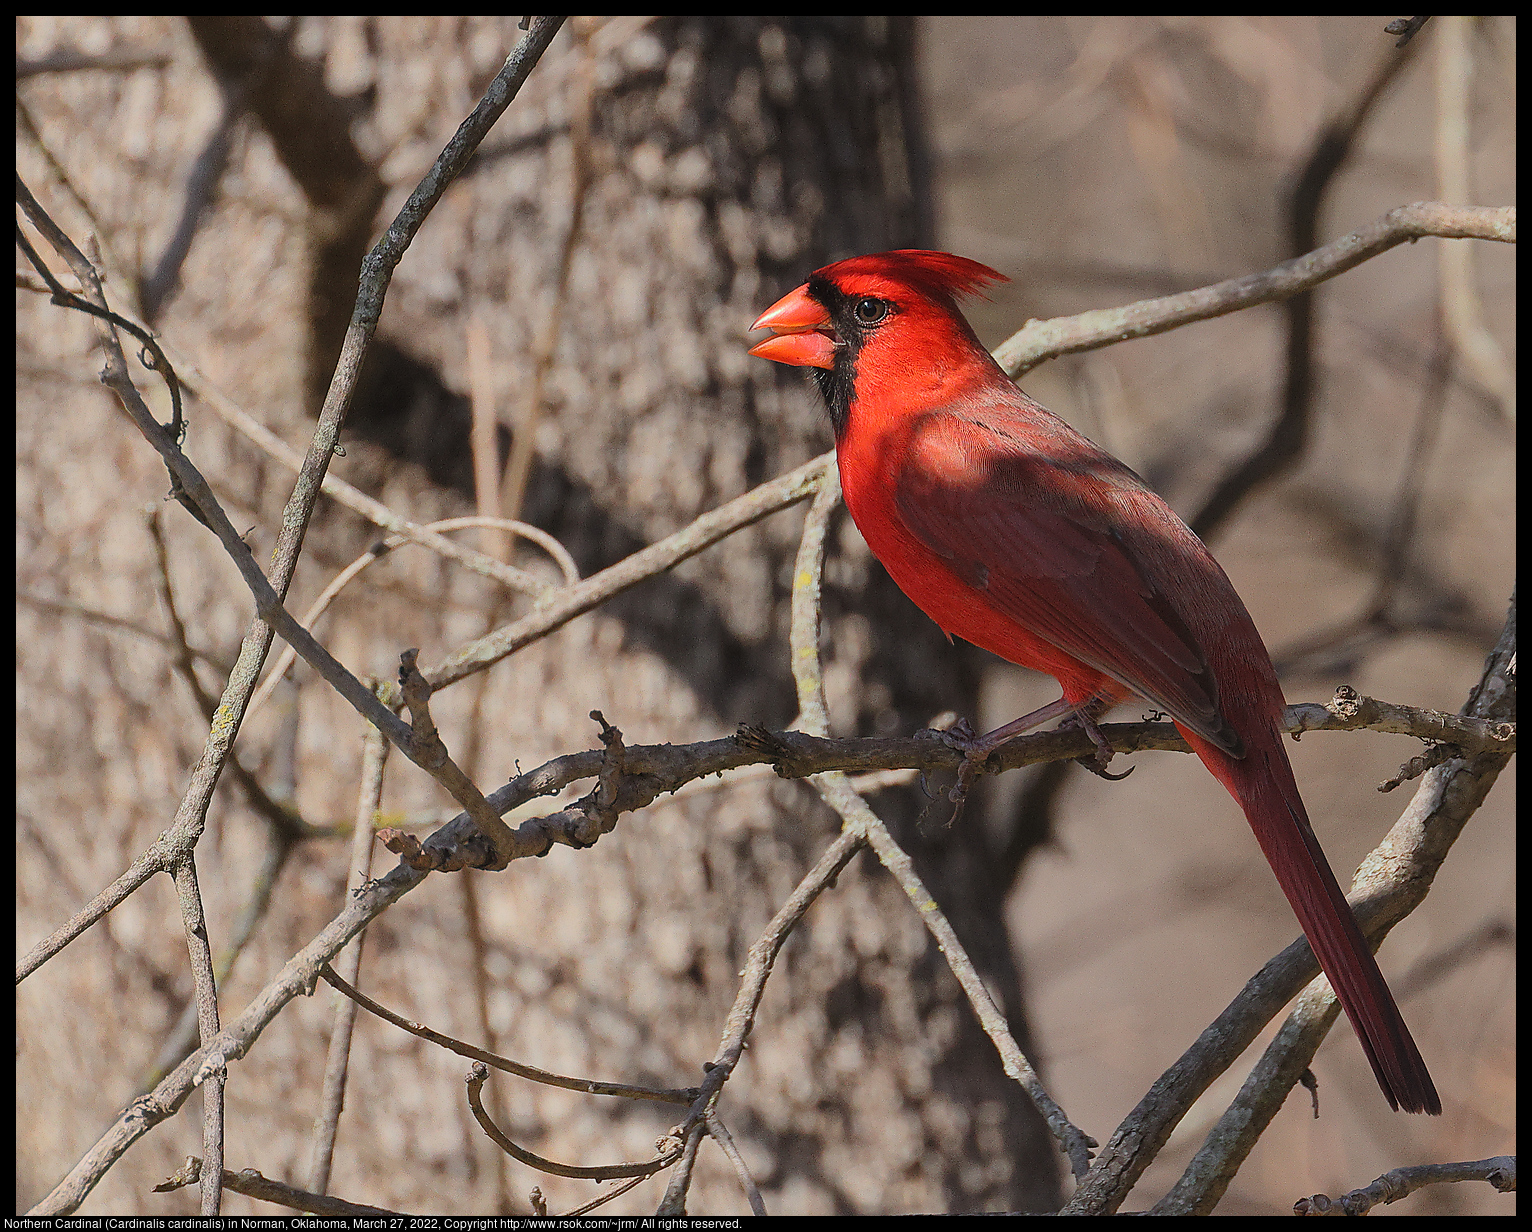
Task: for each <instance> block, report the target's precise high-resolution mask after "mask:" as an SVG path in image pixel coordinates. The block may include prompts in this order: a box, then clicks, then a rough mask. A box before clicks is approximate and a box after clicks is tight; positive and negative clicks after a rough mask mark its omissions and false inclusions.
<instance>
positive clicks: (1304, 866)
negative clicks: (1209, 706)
mask: <svg viewBox="0 0 1532 1232" xmlns="http://www.w3.org/2000/svg"><path fill="white" fill-rule="evenodd" d="M1183 734H1185V735H1186V736H1187V738H1188V739H1189V740H1190V741H1191V743H1192V746H1193V747H1194V748H1195V749H1196V750H1197V753H1198V755H1199V756H1200V757H1201V758H1202V760H1203V762H1204V764H1206V765H1207V768H1208V769H1209V770H1211V771H1212V772H1213V774H1214V776H1215V777H1216V778H1218V780H1219V781H1220V782H1222V783H1223V785H1224V786H1225V787H1227V788H1228V790H1229V793H1230V794H1231V795H1232V796H1233V797H1234V798H1235V800H1236V801H1238V802H1239V805H1240V807H1241V808H1242V809H1244V811H1245V816H1246V818H1248V819H1249V822H1250V828H1251V829H1252V830H1254V831H1255V837H1256V839H1257V841H1259V843H1260V844H1261V850H1262V851H1263V852H1265V854H1266V860H1267V863H1269V864H1270V865H1271V869H1272V872H1274V873H1275V874H1276V875H1277V882H1278V883H1279V884H1280V885H1281V887H1282V892H1283V893H1284V894H1286V895H1287V901H1288V902H1289V903H1291V904H1292V908H1293V913H1294V914H1295V915H1296V916H1297V917H1298V923H1299V924H1301V925H1302V926H1303V934H1304V936H1306V937H1307V938H1308V939H1309V945H1310V946H1312V947H1313V950H1314V956H1315V957H1316V958H1317V959H1318V960H1319V965H1320V967H1321V968H1323V969H1324V973H1325V975H1326V976H1328V977H1329V980H1330V986H1331V987H1332V988H1333V989H1334V990H1335V996H1336V998H1337V999H1338V1000H1339V1001H1340V1003H1341V1008H1342V1009H1344V1010H1345V1011H1346V1017H1348V1018H1349V1019H1351V1025H1352V1027H1353V1028H1354V1029H1355V1031H1356V1034H1357V1038H1358V1039H1359V1040H1361V1042H1362V1051H1363V1052H1365V1053H1366V1054H1367V1060H1368V1061H1369V1062H1371V1064H1372V1072H1373V1073H1374V1074H1375V1075H1376V1076H1377V1079H1378V1085H1379V1086H1380V1087H1382V1088H1383V1094H1384V1095H1385V1096H1386V1097H1387V1099H1388V1102H1389V1104H1390V1105H1391V1106H1392V1107H1394V1108H1403V1109H1404V1110H1405V1111H1406V1112H1427V1113H1430V1114H1431V1115H1433V1116H1435V1115H1438V1114H1440V1112H1441V1110H1442V1101H1441V1098H1440V1097H1439V1096H1438V1095H1437V1093H1436V1087H1435V1085H1434V1084H1433V1083H1432V1082H1431V1075H1430V1074H1429V1073H1428V1072H1427V1070H1426V1063H1425V1061H1423V1060H1422V1059H1421V1056H1420V1050H1419V1049H1418V1048H1416V1047H1415V1041H1414V1040H1413V1039H1412V1038H1410V1030H1409V1028H1408V1027H1406V1026H1405V1025H1404V1018H1403V1016H1402V1015H1401V1014H1400V1013H1399V1007H1398V1006H1397V1005H1395V1004H1394V996H1393V993H1391V992H1390V991H1389V988H1388V985H1387V984H1386V983H1385V982H1384V980H1383V973H1382V972H1381V971H1379V970H1378V963H1377V960H1376V959H1375V958H1374V957H1373V954H1372V949H1371V947H1370V946H1369V945H1368V944H1367V939H1366V938H1365V937H1363V936H1362V930H1361V928H1359V927H1358V926H1357V922H1356V917H1355V916H1354V915H1352V913H1351V907H1350V906H1349V905H1348V904H1347V902H1346V896H1345V895H1344V894H1342V893H1341V888H1340V886H1339V885H1338V884H1337V883H1336V880H1335V874H1334V873H1332V872H1331V871H1330V862H1329V861H1328V860H1326V859H1325V853H1324V852H1323V851H1322V850H1321V849H1320V846H1319V840H1318V839H1317V838H1315V837H1314V830H1313V827H1312V826H1310V825H1309V818H1308V813H1307V811H1306V810H1305V809H1304V807H1303V799H1302V797H1301V796H1299V794H1298V785H1297V783H1296V782H1295V781H1294V779H1293V771H1292V767H1291V766H1290V765H1289V764H1288V761H1287V755H1286V751H1285V750H1284V749H1282V747H1281V745H1280V744H1278V745H1277V746H1276V748H1275V749H1272V748H1270V747H1265V748H1262V747H1256V748H1251V749H1249V750H1248V752H1247V753H1246V756H1245V757H1244V758H1243V759H1240V760H1235V759H1234V758H1231V757H1229V756H1227V755H1226V754H1224V753H1223V752H1221V751H1220V750H1218V749H1216V748H1214V747H1212V746H1211V745H1209V744H1208V743H1207V742H1206V741H1204V740H1201V739H1200V738H1198V737H1197V736H1196V735H1195V734H1193V733H1187V732H1184V731H1183Z"/></svg>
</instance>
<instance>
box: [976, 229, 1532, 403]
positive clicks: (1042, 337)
mask: <svg viewBox="0 0 1532 1232" xmlns="http://www.w3.org/2000/svg"><path fill="white" fill-rule="evenodd" d="M1426 236H1439V237H1441V238H1443V239H1481V240H1498V241H1500V242H1502V243H1508V244H1514V243H1515V242H1516V207H1515V206H1504V207H1493V206H1478V205H1447V204H1444V203H1443V202H1440V201H1417V202H1416V203H1415V204H1413V205H1401V206H1399V207H1398V208H1397V209H1393V210H1390V211H1389V212H1388V213H1387V214H1385V215H1383V217H1382V218H1380V219H1378V220H1377V221H1376V222H1374V223H1369V224H1368V225H1367V226H1365V227H1362V228H1360V229H1359V230H1356V231H1353V232H1352V233H1351V234H1350V235H1347V236H1344V237H1342V238H1341V239H1338V240H1334V241H1333V242H1331V243H1329V244H1326V245H1324V246H1323V247H1322V248H1316V249H1315V250H1314V251H1312V252H1310V253H1307V254H1305V255H1304V256H1301V257H1295V258H1294V259H1293V260H1291V261H1284V262H1282V264H1281V265H1278V266H1275V267H1273V268H1272V269H1269V270H1265V271H1263V272H1262V273H1259V274H1246V275H1244V276H1242V277H1240V278H1230V279H1228V280H1227V281H1224V282H1218V283H1214V284H1213V285H1212V286H1210V287H1201V288H1199V289H1198V290H1195V291H1183V292H1181V293H1180V294H1179V295H1165V296H1161V297H1160V298H1158V299H1146V300H1140V301H1138V302H1137V303H1134V304H1125V305H1123V306H1122V307H1121V308H1097V309H1093V310H1092V311H1090V312H1081V313H1078V314H1076V315H1075V316H1070V317H1053V318H1051V319H1050V320H1047V321H1031V322H1028V323H1027V324H1026V325H1024V326H1023V327H1022V328H1021V329H1020V330H1018V331H1017V332H1016V333H1014V334H1012V335H1011V336H1010V337H1009V338H1007V339H1006V340H1005V341H1004V342H1002V343H1001V344H1000V345H999V346H998V347H996V348H995V350H994V352H993V354H994V356H995V359H996V360H997V361H998V362H999V364H1000V366H1001V367H1002V368H1004V369H1005V371H1006V372H1007V373H1008V374H1009V375H1010V376H1011V377H1013V378H1014V377H1019V376H1021V375H1022V374H1023V373H1026V372H1029V371H1030V370H1031V369H1033V368H1035V367H1037V365H1038V364H1040V363H1042V362H1043V361H1044V360H1045V359H1053V358H1056V357H1057V356H1060V355H1069V354H1073V353H1074V352H1076V351H1091V350H1095V349H1096V348H1097V347H1103V346H1109V345H1110V344H1112V343H1114V342H1124V341H1126V340H1128V339H1129V338H1147V337H1149V336H1150V335H1151V334H1162V333H1164V332H1165V331H1166V330H1169V329H1177V328H1179V327H1180V326H1182V325H1190V324H1191V323H1192V322H1194V321H1206V320H1209V319H1211V318H1213V317H1218V316H1224V315H1226V314H1227V313H1230V312H1238V311H1239V310H1240V309H1242V308H1252V307H1254V306H1255V305H1256V304H1266V303H1270V302H1272V301H1273V300H1279V299H1284V298H1286V297H1287V296H1289V295H1295V294H1297V293H1298V292H1299V291H1304V290H1307V289H1309V288H1310V287H1315V286H1318V285H1319V284H1320V283H1322V282H1325V281H1327V280H1329V279H1331V278H1334V277H1335V276H1336V275H1337V274H1343V273H1345V272H1346V271H1347V270H1349V269H1353V268H1355V267H1356V266H1358V265H1360V264H1361V263H1362V262H1363V261H1367V260H1370V259H1371V258H1373V257H1375V256H1377V255H1378V254H1379V253H1383V252H1387V251H1388V250H1389V249H1390V248H1394V247H1396V246H1398V245H1399V244H1403V243H1406V242H1408V241H1412V240H1418V239H1423V238H1425V237H1426Z"/></svg>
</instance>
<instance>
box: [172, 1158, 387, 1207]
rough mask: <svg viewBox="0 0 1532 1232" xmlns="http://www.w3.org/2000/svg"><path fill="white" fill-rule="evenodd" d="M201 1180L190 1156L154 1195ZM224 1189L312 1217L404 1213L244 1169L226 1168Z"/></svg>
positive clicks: (195, 1161)
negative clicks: (362, 1203)
mask: <svg viewBox="0 0 1532 1232" xmlns="http://www.w3.org/2000/svg"><path fill="white" fill-rule="evenodd" d="M201 1176H202V1161H201V1160H200V1159H198V1158H197V1157H196V1156H195V1155H190V1156H188V1157H187V1159H186V1162H185V1163H184V1164H182V1165H181V1167H180V1169H179V1170H178V1171H177V1172H176V1173H175V1175H174V1176H170V1177H167V1178H166V1179H165V1180H163V1181H161V1182H160V1183H159V1184H158V1185H156V1186H155V1187H154V1191H153V1192H155V1193H174V1192H175V1191H176V1190H178V1189H182V1188H184V1187H185V1186H187V1185H195V1184H196V1183H197V1181H198V1180H199V1179H200V1178H201ZM223 1187H224V1188H225V1189H227V1190H228V1191H229V1192H230V1193H237V1194H244V1195H245V1196H246V1197H247V1198H256V1199H258V1200H259V1201H262V1202H274V1203H276V1204H277V1205H278V1206H287V1207H291V1208H292V1209H293V1210H295V1211H306V1212H307V1213H308V1214H310V1215H338V1216H376V1215H399V1214H400V1213H401V1212H399V1211H391V1210H387V1209H385V1208H383V1207H380V1206H363V1205H361V1204H360V1203H357V1202H346V1201H344V1200H342V1199H340V1198H331V1197H327V1196H326V1195H324V1194H316V1193H309V1192H308V1191H307V1190H304V1189H294V1188H293V1187H292V1186H291V1185H284V1184H283V1183H282V1182H281V1181H273V1180H270V1179H268V1178H267V1177H264V1176H262V1175H261V1174H260V1173H259V1172H257V1171H256V1170H255V1169H254V1168H245V1169H243V1170H242V1171H240V1172H230V1171H229V1170H228V1169H227V1168H225V1169H224V1171H223Z"/></svg>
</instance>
